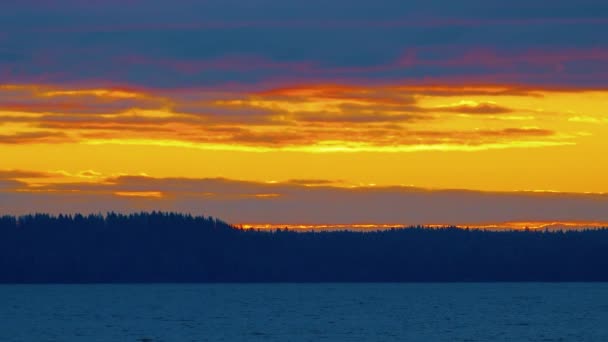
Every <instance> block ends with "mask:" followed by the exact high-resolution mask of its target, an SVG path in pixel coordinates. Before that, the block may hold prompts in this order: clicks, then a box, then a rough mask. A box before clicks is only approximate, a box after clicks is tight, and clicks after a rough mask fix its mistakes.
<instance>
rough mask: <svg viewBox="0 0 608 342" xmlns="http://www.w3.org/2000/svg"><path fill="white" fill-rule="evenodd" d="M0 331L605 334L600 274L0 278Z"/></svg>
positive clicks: (298, 335)
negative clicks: (96, 280)
mask: <svg viewBox="0 0 608 342" xmlns="http://www.w3.org/2000/svg"><path fill="white" fill-rule="evenodd" d="M0 341H3V342H12V341H24V342H44V341H60V342H70V341H86V342H92V341H99V342H113V341H149V342H157V341H171V342H173V341H175V342H190V341H600V342H601V341H608V284H604V283H602V284H595V283H590V284H574V283H572V284H542V283H516V284H503V283H484V284H473V283H465V284H186V285H175V284H167V285H0Z"/></svg>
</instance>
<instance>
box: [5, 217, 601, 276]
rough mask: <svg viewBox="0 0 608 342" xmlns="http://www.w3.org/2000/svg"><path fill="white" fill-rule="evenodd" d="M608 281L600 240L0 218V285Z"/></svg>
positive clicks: (176, 220)
mask: <svg viewBox="0 0 608 342" xmlns="http://www.w3.org/2000/svg"><path fill="white" fill-rule="evenodd" d="M407 281H412V282H423V281H428V282H431V281H437V282H441V281H608V229H595V230H583V231H501V232H495V231H482V230H475V229H461V228H456V227H445V228H425V227H409V228H407V229H389V230H381V231H370V232H354V231H325V232H294V231H290V230H286V229H283V230H273V231H268V230H244V229H241V228H239V227H235V226H232V225H230V224H228V223H225V222H223V221H221V220H218V219H215V218H212V217H203V216H191V215H185V214H178V213H163V212H151V213H136V214H129V215H124V214H117V213H108V214H106V215H87V216H84V215H59V216H52V215H47V214H36V215H27V216H20V217H14V216H4V217H0V282H2V283H141V282H407Z"/></svg>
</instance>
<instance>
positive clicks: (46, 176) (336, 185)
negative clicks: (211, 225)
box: [0, 0, 608, 225]
mask: <svg viewBox="0 0 608 342" xmlns="http://www.w3.org/2000/svg"><path fill="white" fill-rule="evenodd" d="M607 18H608V2H606V3H604V2H601V1H595V0H581V1H578V2H574V1H571V0H568V1H566V0H555V1H552V2H550V4H549V3H548V2H547V1H545V0H542V1H541V0H525V1H524V0H512V1H500V2H499V1H482V0H463V1H433V0H425V1H418V0H413V1H403V0H381V1H368V0H365V1H363V0H349V1H346V0H344V1H342V0H330V1H328V0H323V1H322V0H309V1H285V0H257V1H242V0H208V1H194V0H183V1H177V2H175V1H174V2H168V1H159V0H147V1H143V0H142V1H138V0H121V1H117V0H105V1H99V2H93V3H90V2H85V1H76V0H55V1H52V0H46V1H42V0H19V1H13V0H9V1H6V2H3V4H2V10H1V11H0V215H3V214H25V213H31V212H51V213H60V212H63V213H74V212H84V213H98V212H102V213H103V212H106V211H110V210H114V211H120V212H131V211H140V210H172V211H180V212H189V213H194V214H205V215H213V216H218V217H220V218H223V219H225V220H227V221H229V222H231V223H237V224H286V225H296V224H306V225H314V224H463V225H465V224H471V225H487V224H501V223H504V222H578V223H589V224H590V223H593V224H604V223H606V222H608V178H607V176H606V175H608V35H606V32H608V19H607Z"/></svg>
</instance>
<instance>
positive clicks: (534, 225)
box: [236, 221, 608, 231]
mask: <svg viewBox="0 0 608 342" xmlns="http://www.w3.org/2000/svg"><path fill="white" fill-rule="evenodd" d="M236 226H237V227H241V228H243V229H261V230H276V229H285V228H287V229H290V230H294V231H298V230H300V231H336V230H357V231H374V230H387V229H393V228H397V229H400V228H408V227H411V226H418V224H413V225H410V224H372V223H354V224H293V223H286V224H279V223H272V224H269V223H258V224H256V223H242V224H236ZM423 226H424V227H427V228H444V227H450V225H449V224H424V225H423ZM458 227H459V228H469V229H480V230H525V229H530V230H545V229H548V230H578V229H595V228H605V227H608V222H595V221H589V222H560V221H558V222H502V223H492V224H459V225H458Z"/></svg>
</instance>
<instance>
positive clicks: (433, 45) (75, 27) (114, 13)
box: [0, 0, 608, 87]
mask: <svg viewBox="0 0 608 342" xmlns="http://www.w3.org/2000/svg"><path fill="white" fill-rule="evenodd" d="M0 6H1V11H0V77H1V79H2V83H12V82H41V83H91V84H95V83H112V84H133V85H142V86H149V87H191V86H215V85H221V84H227V83H239V84H260V83H269V84H270V83H289V84H293V83H298V82H312V81H325V82H327V81H331V82H337V83H345V82H355V83H361V82H363V83H365V82H376V83H382V82H400V81H409V82H416V81H420V80H429V79H430V80H435V79H437V80H445V81H446V82H477V83H479V82H485V83H525V84H543V85H556V86H593V87H604V86H606V83H607V81H606V80H607V79H608V78H607V77H606V76H608V58H606V57H608V35H607V34H606V33H607V32H608V2H605V1H598V0H595V1H591V0H586V1H576V2H575V1H565V0H556V1H538V0H536V1H534V0H532V1H531V0H527V1H524V0H514V1H481V0H465V1H428V0H427V1H403V0H400V1H397V0H378V1H362V0H350V1H336V0H334V1H328V0H325V1H321V0H310V1H284V0H283V1H279V0H265V1H244V0H221V1H220V0H214V1H192V0H186V1H159V0H152V1H138V0H123V1H116V0H107V1H100V2H98V3H97V2H96V3H89V2H84V1H76V0H63V1H34V0H19V1H16V0H10V1H3V3H2V5H0Z"/></svg>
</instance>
